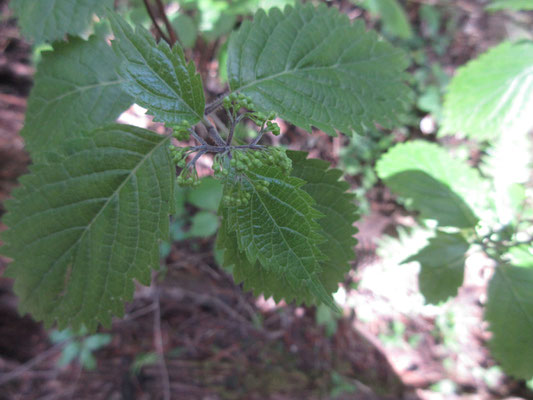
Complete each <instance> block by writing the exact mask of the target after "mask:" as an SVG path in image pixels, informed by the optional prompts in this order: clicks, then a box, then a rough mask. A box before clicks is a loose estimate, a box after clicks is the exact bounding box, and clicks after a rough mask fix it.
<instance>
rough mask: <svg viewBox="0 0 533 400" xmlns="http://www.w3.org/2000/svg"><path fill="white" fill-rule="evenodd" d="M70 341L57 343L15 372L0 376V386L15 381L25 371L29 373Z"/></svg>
mask: <svg viewBox="0 0 533 400" xmlns="http://www.w3.org/2000/svg"><path fill="white" fill-rule="evenodd" d="M69 341H70V339H67V340H64V341H62V342H59V343H57V344H55V345H53V346H52V347H50V348H49V349H48V350H46V351H43V352H42V353H40V354H38V355H37V356H35V357H34V358H32V359H31V360H30V361H28V362H26V363H24V364H22V365H21V366H20V367H18V368H16V369H15V370H13V371H11V372H9V373H7V374H5V375H2V376H1V377H0V386H2V385H5V384H6V383H7V382H9V381H12V380H13V379H17V378H18V377H20V376H21V375H24V373H25V372H26V371H29V370H30V369H32V368H33V367H35V366H36V365H37V364H40V363H42V362H43V361H44V360H46V359H47V358H48V357H50V356H51V355H53V354H55V353H57V352H58V351H59V350H60V349H61V348H62V347H63V346H64V345H65V344H66V343H67V342H69Z"/></svg>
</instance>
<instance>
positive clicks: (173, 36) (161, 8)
mask: <svg viewBox="0 0 533 400" xmlns="http://www.w3.org/2000/svg"><path fill="white" fill-rule="evenodd" d="M155 2H156V4H157V7H158V8H159V15H160V16H161V18H162V19H163V23H164V24H165V27H166V28H167V31H168V34H169V36H170V45H171V46H173V45H174V43H176V42H177V41H178V35H177V34H176V31H175V30H174V27H173V26H172V24H171V23H170V21H169V20H168V17H167V12H166V11H165V5H164V4H163V2H162V1H161V0H155Z"/></svg>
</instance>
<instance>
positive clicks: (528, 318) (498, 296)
mask: <svg viewBox="0 0 533 400" xmlns="http://www.w3.org/2000/svg"><path fill="white" fill-rule="evenodd" d="M532 286H533V269H531V268H521V267H515V266H511V265H500V266H499V267H498V268H496V272H495V274H494V276H493V278H492V280H491V282H490V285H489V294H488V303H487V309H486V312H485V318H486V319H487V321H488V322H489V323H490V330H491V331H492V333H493V337H492V339H491V340H490V342H489V347H490V349H491V351H492V354H493V355H494V357H495V358H496V359H497V360H498V361H499V362H500V363H501V365H502V367H503V369H504V370H505V372H506V373H508V374H510V375H513V376H514V377H516V378H522V379H529V378H531V377H532V376H533V364H532V363H531V360H533V292H532V291H531V287H532Z"/></svg>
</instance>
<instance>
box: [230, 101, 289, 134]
mask: <svg viewBox="0 0 533 400" xmlns="http://www.w3.org/2000/svg"><path fill="white" fill-rule="evenodd" d="M222 105H223V106H224V108H225V109H226V110H230V109H232V111H234V112H235V111H237V110H239V109H240V108H246V109H248V110H251V111H252V112H250V113H247V114H246V116H247V117H248V118H249V119H250V120H252V121H253V122H254V123H255V124H256V125H257V126H261V127H263V126H265V124H266V131H267V132H272V133H273V134H274V135H276V136H278V135H279V134H280V128H279V125H278V124H276V123H275V122H272V120H274V119H276V113H275V112H273V111H272V112H270V113H269V114H268V115H266V114H263V113H262V112H260V111H255V110H256V106H255V104H254V103H253V101H252V99H251V98H250V97H248V96H246V95H245V94H243V93H238V94H237V93H231V94H230V95H229V96H228V97H225V98H224V100H222Z"/></svg>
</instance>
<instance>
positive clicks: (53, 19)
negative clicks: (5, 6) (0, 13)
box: [9, 0, 113, 42]
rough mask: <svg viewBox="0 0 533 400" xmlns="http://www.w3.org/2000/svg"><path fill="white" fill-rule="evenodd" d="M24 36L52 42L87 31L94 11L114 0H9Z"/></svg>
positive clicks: (95, 12) (110, 4) (98, 11)
mask: <svg viewBox="0 0 533 400" xmlns="http://www.w3.org/2000/svg"><path fill="white" fill-rule="evenodd" d="M9 6H10V7H11V8H12V9H13V11H14V12H15V15H16V16H17V17H18V19H19V21H18V23H19V26H20V29H21V31H22V33H23V35H24V36H26V37H27V38H28V39H31V40H34V41H35V42H43V41H49V42H53V41H55V40H58V39H63V38H64V36H65V35H66V34H67V33H68V34H71V35H81V34H83V33H85V32H86V30H87V27H88V26H89V24H90V23H91V19H92V17H93V15H94V14H99V15H101V14H102V13H103V12H104V9H105V8H106V7H112V6H113V0H11V1H10V3H9Z"/></svg>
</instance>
